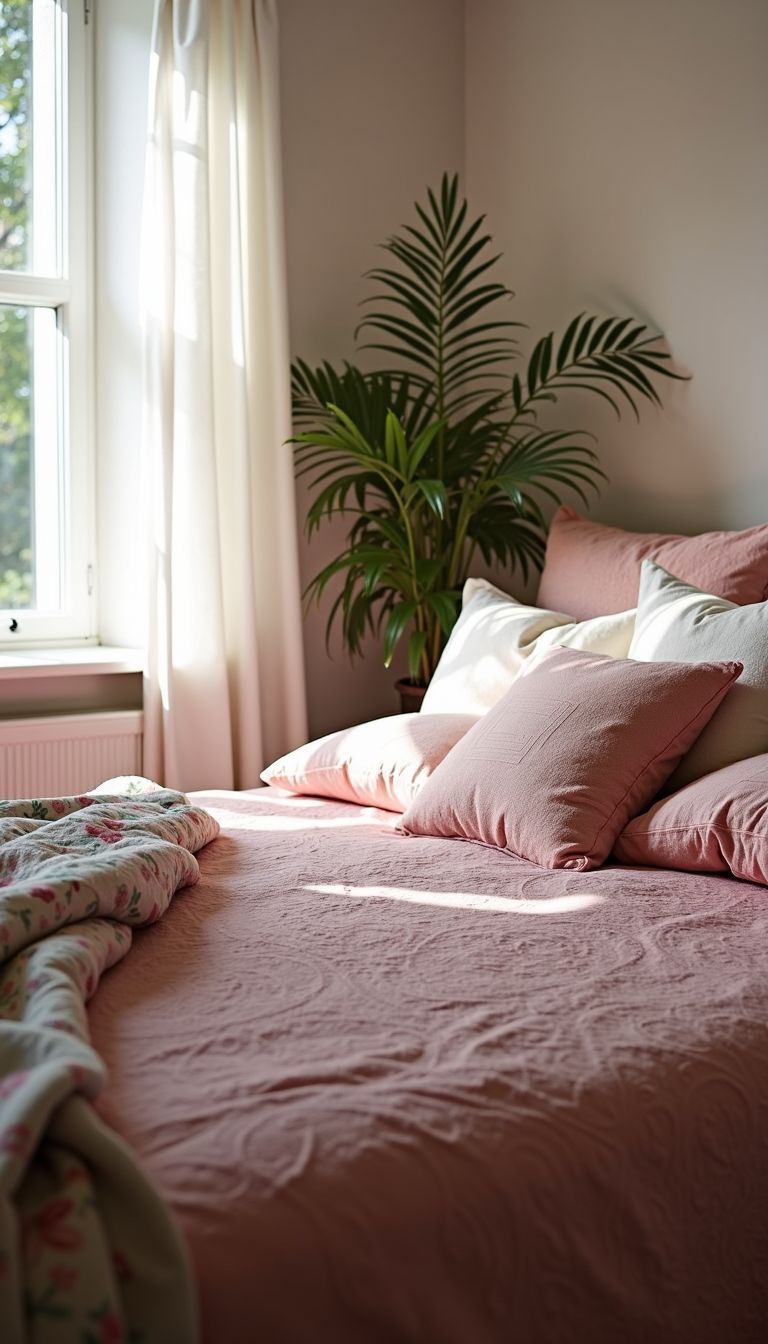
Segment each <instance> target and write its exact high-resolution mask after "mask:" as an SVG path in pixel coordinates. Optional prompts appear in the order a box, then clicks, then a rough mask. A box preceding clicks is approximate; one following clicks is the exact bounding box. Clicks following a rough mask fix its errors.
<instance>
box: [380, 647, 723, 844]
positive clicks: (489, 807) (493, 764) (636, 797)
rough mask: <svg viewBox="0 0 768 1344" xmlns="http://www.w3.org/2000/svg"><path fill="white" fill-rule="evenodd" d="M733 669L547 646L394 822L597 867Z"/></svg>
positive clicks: (410, 829)
mask: <svg viewBox="0 0 768 1344" xmlns="http://www.w3.org/2000/svg"><path fill="white" fill-rule="evenodd" d="M740 672H741V663H730V662H728V663H635V662H631V661H630V660H629V659H625V658H609V657H606V656H604V655H602V654H593V653H583V652H581V651H577V650H575V649H553V650H552V651H551V652H550V653H548V654H546V655H545V656H544V658H543V659H542V660H541V662H539V663H538V664H536V665H535V666H534V667H533V668H532V669H531V670H530V671H529V672H528V673H524V674H523V675H522V676H521V677H519V678H518V679H517V681H515V682H514V683H513V685H512V686H511V688H510V689H509V690H508V691H507V693H506V695H505V696H504V697H503V699H502V700H500V701H499V702H498V704H497V705H495V706H494V708H493V709H491V710H489V711H488V713H487V714H486V715H485V716H484V717H483V718H482V719H479V720H478V722H477V723H476V724H475V726H474V728H471V729H470V730H469V732H468V733H467V734H466V736H465V737H463V738H462V740H461V741H460V742H459V743H458V744H457V745H456V746H455V747H454V748H453V751H451V752H450V753H449V754H448V756H446V758H445V760H444V761H443V763H442V765H439V766H438V767H437V769H436V770H435V772H434V774H433V775H432V776H431V778H430V779H428V780H427V782H426V784H425V785H424V787H423V789H422V790H421V792H420V794H419V796H418V797H417V799H416V801H415V802H414V803H412V804H411V806H410V807H409V808H408V811H407V812H406V813H405V815H404V816H403V818H402V821H401V823H400V827H401V829H402V830H404V831H406V832H407V833H408V834H410V835H440V836H455V837H457V838H458V839H461V840H478V841H480V842H481V843H483V844H486V845H493V846H495V847H497V848H498V849H506V850H509V851H510V852H511V853H513V854H516V855H519V856H520V857H521V858H524V859H530V860H531V862H532V863H539V864H541V865H542V866H543V867H545V868H575V869H586V868H597V867H598V866H599V865H600V864H601V863H603V861H604V860H605V859H606V858H607V857H608V855H609V854H610V852H611V850H612V849H613V846H614V843H615V841H616V838H617V836H618V835H620V833H621V832H622V831H623V829H624V827H625V826H626V824H627V822H628V821H629V818H630V817H633V816H634V815H635V814H636V813H637V812H639V811H640V809H641V808H643V807H645V806H647V804H648V802H649V800H650V799H651V798H652V797H653V796H654V794H655V793H657V792H658V789H659V787H660V785H661V784H663V782H664V780H665V779H666V778H667V775H669V774H670V773H671V771H672V770H673V769H674V767H675V765H676V764H677V762H678V760H679V759H680V757H681V756H682V754H683V752H684V751H687V750H688V748H689V747H690V745H691V743H692V742H693V740H694V738H695V737H696V736H697V734H698V733H700V732H701V729H702V728H703V727H704V725H705V723H706V722H707V721H708V719H709V718H710V716H711V715H712V714H713V713H714V711H715V709H716V708H717V706H718V705H719V704H720V701H721V700H722V698H723V696H724V695H725V694H726V692H727V690H728V689H729V687H730V686H731V684H732V682H734V681H735V680H736V678H737V677H738V675H739V673H740Z"/></svg>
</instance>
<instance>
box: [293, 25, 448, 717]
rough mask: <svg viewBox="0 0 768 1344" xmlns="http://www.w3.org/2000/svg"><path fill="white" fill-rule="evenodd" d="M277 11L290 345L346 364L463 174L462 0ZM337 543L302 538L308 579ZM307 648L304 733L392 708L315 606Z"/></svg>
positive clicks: (324, 536) (374, 661)
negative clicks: (372, 279)
mask: <svg viewBox="0 0 768 1344" xmlns="http://www.w3.org/2000/svg"><path fill="white" fill-rule="evenodd" d="M278 10H279V19H280V50H281V86H282V119H283V161H284V174H285V208H286V232H287V256H288V291H289V306H290V331H291V349H292V352H293V354H294V355H302V356H304V357H305V358H306V359H308V360H310V361H313V360H314V361H317V362H319V361H320V360H321V359H323V358H329V359H332V360H341V359H342V358H344V357H346V358H352V357H353V356H354V341H353V331H354V327H355V324H356V322H357V321H358V320H359V310H358V307H357V305H358V303H359V301H360V300H361V299H362V298H363V297H364V295H365V294H366V292H367V288H366V283H365V282H363V281H362V280H361V278H360V277H361V275H362V272H363V271H365V270H366V269H367V268H368V267H370V266H373V265H375V264H376V261H377V254H376V244H377V243H379V242H380V241H381V240H382V238H385V237H386V236H387V235H388V234H389V233H390V232H391V231H392V230H394V229H396V228H397V227H398V226H399V225H400V224H401V223H402V222H403V221H404V220H405V219H407V218H408V217H409V214H410V210H411V203H412V201H413V200H414V199H415V198H416V197H418V196H421V195H422V194H423V193H424V191H425V188H426V186H427V184H429V183H432V182H435V181H438V180H439V178H440V175H441V174H442V172H443V171H444V170H448V171H449V172H450V171H454V170H456V171H459V172H461V171H462V170H463V167H464V163H463V146H464V87H463V78H464V69H463V60H464V57H463V48H464V5H463V0H279V5H278ZM303 500H304V497H303V496H302V494H301V492H300V493H299V509H300V521H301V523H302V524H303V516H304V508H303ZM342 535H343V533H342V531H341V529H335V530H334V531H332V530H331V529H330V528H328V529H327V530H326V531H325V532H324V533H321V534H320V535H317V534H316V535H315V537H314V538H313V540H312V543H311V545H309V546H308V545H307V543H306V541H305V540H302V545H301V569H302V576H303V581H304V582H306V581H307V579H309V578H311V576H312V575H313V574H314V573H315V572H316V571H317V570H318V569H319V568H320V567H321V566H322V565H323V564H324V563H326V562H327V560H329V559H331V558H332V557H333V555H334V554H335V553H337V552H338V549H340V545H339V543H340V541H341V537H342ZM305 648H306V666H307V683H308V697H309V715H310V730H311V732H312V734H313V735H317V734H320V733H324V732H329V731H330V730H331V729H333V728H337V727H340V726H343V725H346V724H348V723H352V722H355V721H358V720H361V719H365V718H372V717H374V716H375V715H378V714H388V713H393V712H395V711H396V709H397V707H398V706H397V700H396V698H395V694H394V691H393V689H392V684H393V680H394V676H395V675H396V673H395V672H393V671H386V670H385V669H384V668H382V667H381V664H380V657H379V654H378V650H376V649H375V648H373V649H372V650H371V652H370V655H369V656H368V657H367V658H366V660H365V662H364V663H362V662H359V663H357V664H355V665H350V663H349V662H348V660H347V659H346V657H345V656H344V654H343V653H342V651H341V649H340V647H339V644H338V641H335V642H334V645H333V647H332V652H333V661H328V659H327V657H326V653H325V643H324V619H323V613H322V612H320V613H318V612H317V610H314V611H312V612H311V613H310V615H309V617H308V619H307V621H306V624H305ZM401 670H402V669H401V668H399V669H398V672H399V671H401Z"/></svg>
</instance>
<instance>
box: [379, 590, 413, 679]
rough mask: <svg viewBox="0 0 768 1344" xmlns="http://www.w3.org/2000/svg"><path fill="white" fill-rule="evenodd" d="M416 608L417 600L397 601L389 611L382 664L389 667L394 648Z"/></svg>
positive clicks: (385, 628)
mask: <svg viewBox="0 0 768 1344" xmlns="http://www.w3.org/2000/svg"><path fill="white" fill-rule="evenodd" d="M417 610H418V602H398V603H397V604H396V605H395V606H394V607H393V608H392V610H391V611H390V613H389V617H388V619H387V623H386V625H385V627H384V643H383V650H384V666H385V667H389V666H390V665H391V663H392V659H393V657H394V653H395V649H396V648H397V645H398V644H399V642H400V640H401V638H402V636H403V634H404V632H405V630H406V629H407V627H408V625H409V624H410V622H411V621H412V620H413V618H414V616H415V614H416V611H417Z"/></svg>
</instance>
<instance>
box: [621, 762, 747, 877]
mask: <svg viewBox="0 0 768 1344" xmlns="http://www.w3.org/2000/svg"><path fill="white" fill-rule="evenodd" d="M614 853H615V855H616V858H617V859H620V860H621V862H622V863H642V864H650V865H651V866H652V867H658V868H680V869H683V870H684V871H686V872H692V873H732V874H733V876H734V877H743V878H746V879H747V881H749V882H762V883H763V884H764V885H767V886H768V755H763V756H752V757H751V758H750V759H749V760H748V761H737V762H736V763H735V765H727V766H725V767H724V769H722V770H715V771H713V773H712V774H711V775H704V776H702V778H701V779H696V780H694V782H693V783H692V784H688V785H686V787H685V788H684V789H680V790H679V791H678V792H677V793H671V794H670V795H669V796H668V797H667V798H662V799H661V801H660V802H658V803H654V805H653V807H651V808H649V809H648V811H647V812H643V814H642V816H639V817H635V819H634V821H631V822H630V823H629V825H628V826H627V827H626V829H625V830H624V831H623V832H622V834H621V835H620V836H619V839H618V840H617V842H616V846H615V849H614Z"/></svg>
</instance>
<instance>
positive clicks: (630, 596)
mask: <svg viewBox="0 0 768 1344" xmlns="http://www.w3.org/2000/svg"><path fill="white" fill-rule="evenodd" d="M646 559H651V560H655V561H656V563H657V564H658V565H661V566H662V567H663V568H664V569H666V570H668V572H669V573H670V574H675V575H677V577H678V578H679V579H682V580H683V581H684V582H685V583H694V584H696V586H697V587H698V588H702V589H703V590H704V591H705V592H707V593H714V594H715V596H716V597H724V598H726V599H727V600H728V601H729V602H738V603H739V604H740V605H741V604H743V603H746V602H762V601H763V599H764V598H766V597H768V525H766V524H761V525H760V526H759V527H750V528H747V530H746V531H745V532H702V533H701V535H700V536H698V537H678V536H673V535H669V534H666V535H665V534H663V533H655V532H625V531H624V530H623V529H622V528H620V527H606V526H605V524H603V523H593V522H590V520H589V519H588V518H582V517H581V516H580V515H579V514H578V513H575V512H574V510H573V509H566V508H561V509H558V510H557V513H556V514H555V515H554V517H553V519H552V524H551V527H550V532H549V537H548V540H547V554H546V558H545V561H544V570H543V572H542V575H541V583H540V585H539V596H538V598H537V604H538V606H540V607H549V608H550V609H551V610H553V611H567V612H568V613H569V614H570V615H571V616H573V617H574V618H575V619H576V620H579V621H584V620H589V619H590V618H591V617H593V616H606V615H609V614H612V613H613V612H617V611H625V610H626V609H627V608H628V607H636V606H637V593H638V588H639V586H640V565H641V564H642V562H643V560H646Z"/></svg>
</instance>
